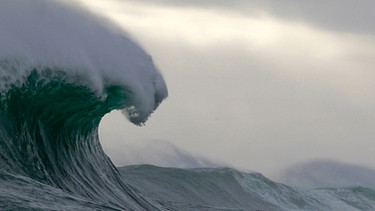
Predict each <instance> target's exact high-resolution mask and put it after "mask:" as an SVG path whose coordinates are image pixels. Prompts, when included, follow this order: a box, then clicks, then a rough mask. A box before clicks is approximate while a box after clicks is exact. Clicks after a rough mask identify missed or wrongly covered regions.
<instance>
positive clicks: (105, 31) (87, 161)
mask: <svg viewBox="0 0 375 211" xmlns="http://www.w3.org/2000/svg"><path fill="white" fill-rule="evenodd" d="M108 24H109V23H107V22H105V21H103V20H100V19H99V18H97V17H95V16H93V15H92V14H90V13H89V12H87V11H84V10H82V9H80V8H77V6H76V5H73V4H69V3H65V2H62V1H48V0H35V1H2V2H0V28H1V35H0V209H5V210H6V209H43V208H46V207H43V206H46V205H50V206H51V207H54V208H56V209H59V206H61V207H60V209H68V210H79V209H87V208H90V207H91V208H92V209H115V210H116V209H119V210H157V209H159V207H158V206H156V205H154V204H153V203H151V202H149V201H148V200H146V199H145V198H144V197H143V196H142V195H140V194H139V193H137V192H136V191H135V190H134V189H133V188H131V187H130V186H129V185H127V184H126V183H125V182H123V180H122V178H121V176H120V175H119V174H118V172H117V170H116V168H115V167H114V165H113V164H112V163H111V161H110V159H109V158H108V157H107V156H106V155H105V153H104V152H103V150H102V147H101V145H100V142H99V139H98V126H99V123H100V120H101V118H102V117H103V116H104V115H105V114H106V113H108V112H110V111H111V110H114V109H121V110H123V112H124V114H126V116H127V117H128V118H129V120H130V121H131V122H133V123H134V124H142V123H143V122H145V121H146V120H147V118H148V116H149V115H150V114H151V113H152V112H153V111H154V110H155V109H156V108H157V107H158V105H159V104H160V103H161V101H162V100H163V99H164V98H165V97H166V96H167V94H168V93H167V88H166V85H165V83H164V80H163V78H162V76H161V75H160V73H159V72H158V71H157V69H156V68H155V67H154V65H153V63H152V60H151V58H150V56H148V55H147V54H146V53H145V52H144V51H143V50H142V49H141V48H140V47H139V46H138V45H137V44H135V43H134V42H133V41H131V40H130V39H129V38H127V37H126V36H125V35H124V34H123V32H121V31H120V30H119V29H116V28H115V27H114V26H112V25H108ZM108 26H109V27H108ZM68 202H70V203H68ZM67 204H71V205H69V206H70V207H69V206H68V207H67V206H66V205H67ZM74 204H76V206H75V205H74ZM46 209H48V207H47V208H46Z"/></svg>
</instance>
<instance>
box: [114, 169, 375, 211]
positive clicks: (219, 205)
mask: <svg viewBox="0 0 375 211" xmlns="http://www.w3.org/2000/svg"><path fill="white" fill-rule="evenodd" d="M119 170H120V173H121V174H122V175H123V178H124V179H126V180H127V181H129V182H130V184H131V185H133V186H135V187H137V188H138V190H139V191H140V192H141V193H143V194H144V195H145V196H147V197H149V198H152V199H154V200H155V201H159V202H160V203H161V204H163V205H164V206H165V207H167V208H168V209H169V210H181V211H182V210H206V211H214V210H215V211H216V210H226V211H230V210H232V211H233V210H236V211H240V210H242V211H245V210H246V211H247V210H248V211H254V210H275V211H280V210H285V211H301V210H306V211H310V210H347V211H354V210H358V211H360V210H374V209H375V190H373V189H370V188H364V187H342V188H321V189H302V188H296V187H289V186H287V185H283V184H280V183H276V182H273V181H271V180H270V179H268V178H266V177H264V176H263V175H261V174H259V173H244V172H240V171H237V170H234V169H230V168H199V169H177V168H161V167H156V166H151V165H136V166H126V167H121V168H119Z"/></svg>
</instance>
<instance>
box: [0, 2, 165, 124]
mask: <svg viewBox="0 0 375 211" xmlns="http://www.w3.org/2000/svg"><path fill="white" fill-rule="evenodd" d="M0 28H1V32H0V63H1V65H0V80H1V83H0V84H1V87H0V88H1V89H2V90H3V89H4V84H12V83H16V82H17V81H22V78H24V77H26V76H27V74H29V73H30V71H31V70H32V68H34V67H48V68H49V69H54V68H56V69H59V70H63V71H64V72H66V74H68V75H70V76H76V77H79V78H80V81H81V82H82V83H83V84H84V85H85V86H88V87H89V88H91V89H92V90H93V91H94V92H95V93H97V94H98V95H100V96H102V97H103V98H105V95H106V93H105V91H104V90H105V89H104V88H105V86H110V85H117V86H123V87H126V88H127V89H129V90H130V91H131V92H132V94H133V99H132V100H133V102H132V103H133V105H134V107H132V113H131V114H130V115H127V116H128V117H129V119H130V120H131V121H132V122H134V123H136V124H139V123H142V122H144V121H145V120H146V119H147V117H148V116H149V114H150V113H152V112H153V110H154V109H156V107H157V106H158V105H159V104H160V102H161V101H162V100H163V99H164V98H165V97H167V95H168V91H167V88H166V85H165V82H164V80H163V77H162V76H161V74H160V73H159V71H158V70H157V69H156V68H155V66H154V64H153V62H152V59H151V57H150V56H149V55H147V54H146V53H145V52H144V51H143V50H142V49H141V48H140V47H139V46H138V45H137V44H136V43H135V42H133V41H132V40H130V39H129V38H128V37H127V35H126V34H125V33H124V32H123V31H122V30H121V29H119V28H117V27H116V26H114V25H113V24H112V23H110V22H109V21H107V20H104V19H103V18H98V17H97V16H95V15H93V14H91V13H90V12H88V11H86V10H84V9H83V8H82V7H81V6H80V5H77V3H73V2H67V1H59V0H57V1H50V0H33V1H25V0H17V1H13V0H5V1H1V2H0ZM9 66H13V67H14V68H9ZM134 109H135V110H134ZM125 112H126V110H125Z"/></svg>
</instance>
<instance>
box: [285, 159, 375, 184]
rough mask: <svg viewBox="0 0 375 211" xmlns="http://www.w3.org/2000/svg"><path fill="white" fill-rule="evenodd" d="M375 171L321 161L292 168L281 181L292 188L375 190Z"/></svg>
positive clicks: (286, 171)
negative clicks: (360, 188) (359, 187)
mask: <svg viewBox="0 0 375 211" xmlns="http://www.w3.org/2000/svg"><path fill="white" fill-rule="evenodd" d="M374 178H375V169H371V168H367V167H363V166H358V165H352V164H346V163H341V162H335V161H328V160H319V161H311V162H306V163H302V164H298V165H295V166H292V167H290V168H288V169H287V170H285V171H284V173H283V174H282V175H281V176H280V178H279V181H280V182H283V183H286V184H288V185H292V186H298V187H308V188H323V187H347V186H363V187H371V188H375V181H374Z"/></svg>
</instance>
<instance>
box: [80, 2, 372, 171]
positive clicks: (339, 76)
mask: <svg viewBox="0 0 375 211" xmlns="http://www.w3.org/2000/svg"><path fill="white" fill-rule="evenodd" d="M82 1H83V0H82ZM86 3H87V4H89V5H90V8H92V10H94V11H95V12H98V13H100V14H103V15H105V16H107V17H109V18H110V19H113V20H114V21H115V22H116V23H118V24H119V25H121V26H122V27H124V29H125V30H126V31H127V32H128V33H129V34H130V35H131V36H132V37H133V39H135V40H137V41H138V42H139V43H140V44H141V45H142V46H143V47H144V48H145V49H146V51H147V52H148V53H149V54H150V55H151V56H152V57H153V60H154V62H155V64H156V65H157V66H158V68H159V69H160V70H161V72H162V73H163V75H164V78H165V80H166V83H167V85H168V89H169V98H168V99H167V100H166V101H165V102H163V103H162V104H161V106H160V107H159V109H158V110H157V111H156V112H155V113H154V114H153V115H152V116H151V118H150V120H149V121H148V122H147V123H146V125H145V126H144V127H137V126H134V125H132V124H131V123H129V122H128V121H127V120H126V119H125V118H124V117H123V116H122V115H121V114H120V113H119V112H113V113H111V114H109V115H107V116H106V117H105V118H104V119H103V121H102V123H101V128H100V135H101V140H102V144H103V146H104V148H105V150H106V152H107V153H108V155H109V156H110V157H111V158H112V160H113V161H114V162H115V164H117V165H123V164H131V163H132V162H134V163H137V162H140V161H141V162H150V163H155V162H156V163H157V160H158V158H156V157H157V156H155V154H157V152H160V153H167V154H168V152H166V151H168V149H172V150H173V149H174V147H175V148H176V149H181V150H182V151H184V152H189V153H192V154H194V155H200V156H203V157H205V158H207V159H209V160H213V161H215V162H220V163H225V164H227V165H231V166H234V167H237V168H239V169H242V170H255V171H259V172H261V173H264V174H265V175H266V176H271V177H272V176H273V175H276V174H277V173H278V172H279V171H281V170H283V169H285V168H287V167H288V166H291V165H294V164H298V163H301V162H306V161H309V160H317V159H329V160H336V161H339V162H345V163H351V164H359V165H363V166H368V167H372V168H374V167H375V161H374V154H375V130H374V129H373V127H374V125H375V119H374V117H375V98H374V93H375V23H374V20H375V14H374V12H373V8H375V1H372V0H362V1H352V0H330V1H320V0H318V1H310V0H308V1H307V0H306V1H305V0H295V1H292V0H286V1H276V0H265V1H257V0H253V1H252V0H234V1H229V0H216V1H214V0H206V1H191V0H169V1H168V0H148V1H147V0H107V1H103V0H90V1H89V0H87V1H86ZM171 145H174V146H173V147H170V146H171ZM164 146H168V147H164ZM171 157H173V156H171ZM171 159H173V158H171ZM163 162H165V163H166V165H167V163H168V161H166V160H165V159H164V161H163ZM171 163H174V164H175V162H174V160H171ZM176 165H178V164H176Z"/></svg>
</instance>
